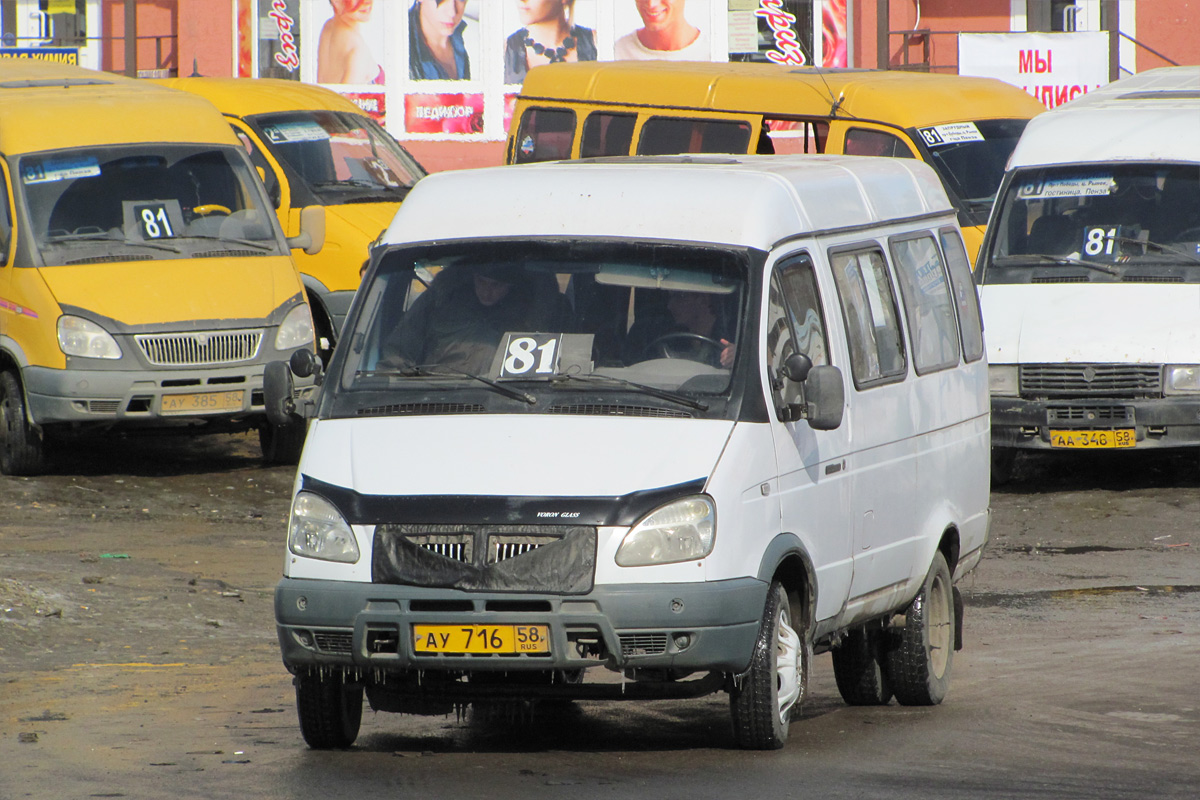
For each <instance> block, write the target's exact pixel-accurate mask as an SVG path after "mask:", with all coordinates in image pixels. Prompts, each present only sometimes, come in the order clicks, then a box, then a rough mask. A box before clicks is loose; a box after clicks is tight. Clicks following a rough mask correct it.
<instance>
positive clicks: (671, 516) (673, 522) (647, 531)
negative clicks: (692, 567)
mask: <svg viewBox="0 0 1200 800" xmlns="http://www.w3.org/2000/svg"><path fill="white" fill-rule="evenodd" d="M716 531H717V510H716V508H714V507H713V502H712V500H711V499H710V498H708V497H704V496H702V495H698V496H696V497H685V498H683V499H682V500H676V501H675V502H673V503H668V504H667V505H665V506H662V507H661V508H657V509H655V510H654V511H651V512H650V513H649V514H647V515H646V516H644V517H642V519H641V521H640V522H638V524H636V525H634V526H633V528H631V529H630V531H629V533H627V534H625V540H624V541H622V542H621V546H620V547H619V548H617V564H618V565H620V566H622V567H646V566H650V565H651V564H673V563H675V562H677V561H692V560H694V559H697V558H704V557H705V556H706V555H708V554H709V553H711V552H712V549H713V539H714V537H715V536H716Z"/></svg>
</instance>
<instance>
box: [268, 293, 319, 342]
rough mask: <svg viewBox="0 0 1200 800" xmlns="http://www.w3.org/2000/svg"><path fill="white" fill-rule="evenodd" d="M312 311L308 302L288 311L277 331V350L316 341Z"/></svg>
mask: <svg viewBox="0 0 1200 800" xmlns="http://www.w3.org/2000/svg"><path fill="white" fill-rule="evenodd" d="M315 339H316V336H315V334H314V333H313V322H312V313H311V312H310V311H309V310H308V304H307V303H301V304H300V305H298V306H296V307H295V308H293V309H292V310H291V311H289V312H288V313H287V316H286V317H284V318H283V324H282V325H280V326H279V330H278V331H276V333H275V349H276V350H295V349H296V348H297V347H303V346H304V345H306V344H311V343H312V342H313V341H315Z"/></svg>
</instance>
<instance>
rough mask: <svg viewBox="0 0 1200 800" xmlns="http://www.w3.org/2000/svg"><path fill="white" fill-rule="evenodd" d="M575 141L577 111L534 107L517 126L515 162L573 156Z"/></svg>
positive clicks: (559, 158)
mask: <svg viewBox="0 0 1200 800" xmlns="http://www.w3.org/2000/svg"><path fill="white" fill-rule="evenodd" d="M574 141H575V112H574V111H572V110H570V109H567V108H530V109H528V110H526V112H525V113H524V115H522V117H521V127H520V128H518V129H517V145H516V152H514V153H513V163H514V164H531V163H533V162H534V161H559V160H561V159H564V158H570V157H571V145H572V144H573V143H574Z"/></svg>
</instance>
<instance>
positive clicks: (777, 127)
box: [763, 119, 829, 156]
mask: <svg viewBox="0 0 1200 800" xmlns="http://www.w3.org/2000/svg"><path fill="white" fill-rule="evenodd" d="M763 130H764V131H766V132H767V136H769V137H770V140H771V147H772V149H773V150H774V151H775V155H777V156H790V155H814V154H817V153H824V152H825V142H827V141H828V140H829V123H828V122H824V121H820V120H818V121H815V122H814V121H810V120H803V119H764V120H763Z"/></svg>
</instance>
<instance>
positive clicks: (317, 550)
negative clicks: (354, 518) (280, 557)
mask: <svg viewBox="0 0 1200 800" xmlns="http://www.w3.org/2000/svg"><path fill="white" fill-rule="evenodd" d="M288 549H289V550H291V551H292V552H293V553H295V554H296V555H298V556H304V557H305V558H319V559H321V560H322V561H342V562H345V563H347V564H353V563H354V562H355V561H358V542H357V541H356V540H355V538H354V531H352V530H350V525H349V523H347V522H346V519H345V518H344V517H343V516H342V515H341V513H340V512H339V511H338V510H337V509H336V508H335V507H334V505H333V503H330V502H329V501H328V500H326V499H325V498H323V497H319V496H318V495H315V494H312V493H311V492H300V493H299V494H297V495H296V499H295V500H293V501H292V514H291V517H290V518H289V519H288Z"/></svg>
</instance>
